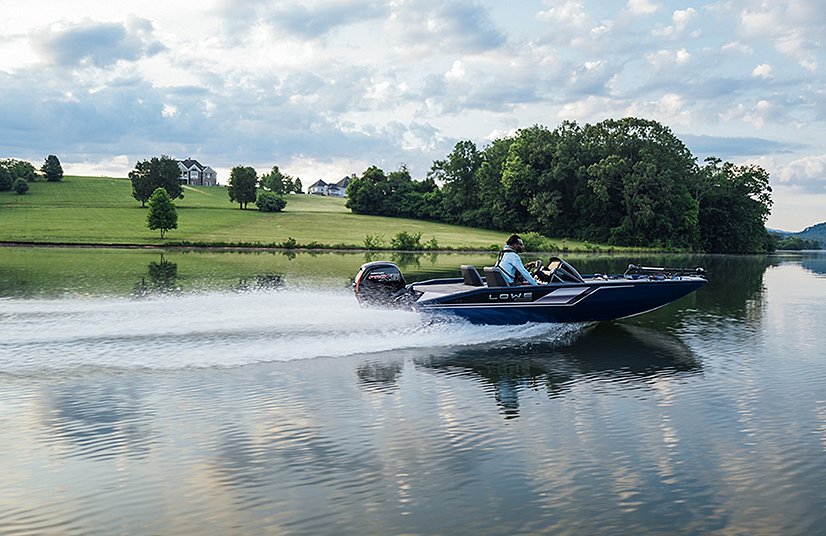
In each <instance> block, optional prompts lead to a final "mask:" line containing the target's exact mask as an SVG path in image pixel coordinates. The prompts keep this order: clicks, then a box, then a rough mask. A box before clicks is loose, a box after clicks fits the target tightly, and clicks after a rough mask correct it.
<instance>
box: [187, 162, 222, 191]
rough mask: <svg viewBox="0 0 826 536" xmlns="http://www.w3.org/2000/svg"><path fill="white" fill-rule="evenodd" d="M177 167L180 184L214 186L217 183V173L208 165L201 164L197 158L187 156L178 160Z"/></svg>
mask: <svg viewBox="0 0 826 536" xmlns="http://www.w3.org/2000/svg"><path fill="white" fill-rule="evenodd" d="M178 169H180V170H181V177H180V179H179V180H180V182H181V184H189V185H192V186H215V185H217V184H218V173H216V172H215V170H214V169H212V168H211V167H209V166H203V165H201V163H200V162H198V161H197V160H193V159H191V158H187V159H186V160H178Z"/></svg>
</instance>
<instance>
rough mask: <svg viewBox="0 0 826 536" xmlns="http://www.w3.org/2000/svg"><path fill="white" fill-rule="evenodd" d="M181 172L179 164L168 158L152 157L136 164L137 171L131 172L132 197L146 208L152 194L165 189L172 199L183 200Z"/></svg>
mask: <svg viewBox="0 0 826 536" xmlns="http://www.w3.org/2000/svg"><path fill="white" fill-rule="evenodd" d="M180 177H181V170H180V168H179V167H178V162H177V161H176V160H174V159H172V158H170V157H168V156H161V157H160V158H158V157H157V156H155V157H152V158H151V159H149V160H142V161H140V162H138V163H137V164H135V169H134V170H133V171H130V172H129V179H130V180H131V181H132V197H134V198H135V199H137V200H138V201H140V202H141V206H142V207H143V206H146V202H147V201H148V200H149V197H150V196H151V195H152V193H153V192H154V191H155V190H157V189H158V188H163V189H164V190H166V193H168V194H169V196H170V197H171V198H172V199H183V197H184V193H183V189H182V188H181V182H180Z"/></svg>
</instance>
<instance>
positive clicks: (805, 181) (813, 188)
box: [777, 155, 826, 194]
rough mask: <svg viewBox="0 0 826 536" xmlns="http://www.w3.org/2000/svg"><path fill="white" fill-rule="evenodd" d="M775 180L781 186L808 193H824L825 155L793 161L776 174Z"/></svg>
mask: <svg viewBox="0 0 826 536" xmlns="http://www.w3.org/2000/svg"><path fill="white" fill-rule="evenodd" d="M777 178H778V179H779V182H780V184H781V185H783V186H789V187H793V188H795V189H798V190H802V191H805V192H810V193H818V194H823V193H826V155H814V156H806V157H803V158H799V159H797V160H794V161H792V162H790V163H789V164H788V165H786V166H785V167H783V168H782V169H781V170H780V171H779V172H778V173H777Z"/></svg>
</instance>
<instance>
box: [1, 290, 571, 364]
mask: <svg viewBox="0 0 826 536" xmlns="http://www.w3.org/2000/svg"><path fill="white" fill-rule="evenodd" d="M0 320H1V321H2V322H3V325H4V333H5V336H4V340H3V341H2V342H0V372H2V373H10V374H25V373H30V372H33V371H43V370H54V371H66V370H72V369H77V368H81V367H90V366H91V367H114V368H126V369H133V368H143V369H170V368H201V367H231V366H240V365H246V364H251V363H257V362H271V361H290V360H296V359H311V358H316V357H337V356H348V355H355V354H370V353H377V352H387V351H393V350H402V349H410V348H445V347H467V346H469V345H477V344H500V345H501V344H504V345H510V344H523V342H522V341H525V340H526V339H529V340H531V341H534V342H535V341H537V340H545V341H553V340H557V339H560V338H563V337H565V336H566V334H569V333H571V332H572V331H576V330H578V329H580V328H579V327H578V326H558V325H542V324H536V325H528V326H476V325H472V324H468V323H465V322H460V321H447V322H434V321H432V320H430V319H428V318H426V317H423V316H421V315H419V314H417V313H414V312H411V311H389V310H380V309H366V308H362V307H360V306H359V305H358V304H357V303H356V301H355V300H354V299H353V296H352V294H351V293H349V292H346V291H336V292H322V291H319V290H315V291H310V290H301V291H298V290H280V291H262V292H247V293H204V294H187V295H179V296H162V297H158V298H153V299H145V300H130V299H125V298H96V299H91V298H87V299H82V298H81V299H77V298H73V299H50V300H17V299H11V300H4V301H3V312H2V313H0Z"/></svg>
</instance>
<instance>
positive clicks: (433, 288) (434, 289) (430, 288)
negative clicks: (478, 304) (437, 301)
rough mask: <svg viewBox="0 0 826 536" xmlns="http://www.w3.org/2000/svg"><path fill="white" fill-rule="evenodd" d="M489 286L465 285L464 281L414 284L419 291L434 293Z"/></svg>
mask: <svg viewBox="0 0 826 536" xmlns="http://www.w3.org/2000/svg"><path fill="white" fill-rule="evenodd" d="M481 288H487V287H486V286H484V285H483V286H481V287H474V286H473V285H465V284H464V283H438V284H435V285H416V284H414V285H413V290H415V291H418V292H427V293H433V294H456V293H457V292H467V291H469V290H477V289H481Z"/></svg>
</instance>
